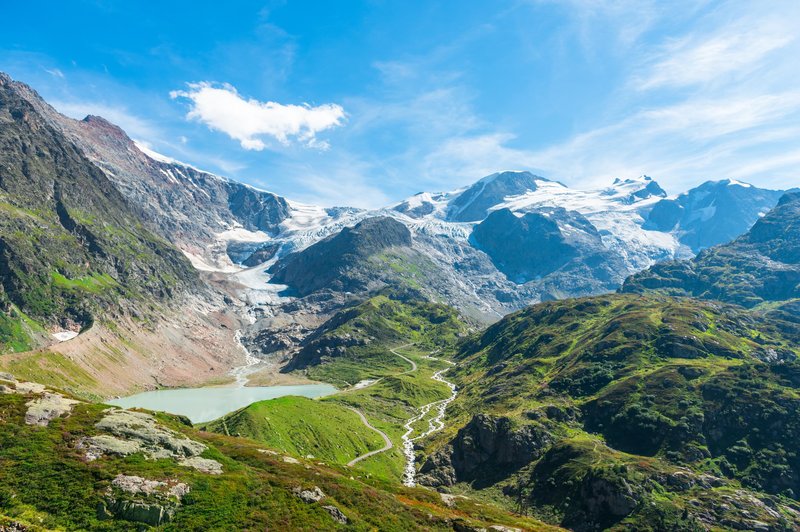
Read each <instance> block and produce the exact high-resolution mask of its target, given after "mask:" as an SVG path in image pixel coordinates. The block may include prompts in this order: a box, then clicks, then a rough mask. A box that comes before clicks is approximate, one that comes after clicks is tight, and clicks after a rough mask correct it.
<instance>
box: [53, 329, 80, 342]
mask: <svg viewBox="0 0 800 532" xmlns="http://www.w3.org/2000/svg"><path fill="white" fill-rule="evenodd" d="M78 334H79V333H77V332H75V331H59V332H56V333H53V338H55V339H56V340H58V341H59V342H66V341H67V340H72V339H73V338H75V337H76V336H78Z"/></svg>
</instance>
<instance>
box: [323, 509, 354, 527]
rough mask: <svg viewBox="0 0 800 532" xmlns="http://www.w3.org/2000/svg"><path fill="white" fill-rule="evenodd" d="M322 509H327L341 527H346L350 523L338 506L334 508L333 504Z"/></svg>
mask: <svg viewBox="0 0 800 532" xmlns="http://www.w3.org/2000/svg"><path fill="white" fill-rule="evenodd" d="M322 508H323V509H325V511H326V512H328V513H329V514H331V517H332V518H333V520H334V521H336V522H337V523H339V524H341V525H346V524H347V523H348V522H349V520H348V519H347V516H346V515H344V512H342V511H341V510H340V509H339V508H337V507H336V506H334V505H332V504H326V505H324V506H323V507H322Z"/></svg>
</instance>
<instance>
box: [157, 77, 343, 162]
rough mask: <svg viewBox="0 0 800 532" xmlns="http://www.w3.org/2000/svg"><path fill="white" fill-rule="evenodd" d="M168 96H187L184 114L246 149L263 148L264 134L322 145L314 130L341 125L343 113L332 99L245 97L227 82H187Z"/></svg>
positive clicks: (317, 131)
mask: <svg viewBox="0 0 800 532" xmlns="http://www.w3.org/2000/svg"><path fill="white" fill-rule="evenodd" d="M170 96H171V97H172V98H186V99H188V100H190V101H191V109H190V111H189V113H188V114H187V115H186V116H187V118H189V119H191V120H197V121H199V122H202V123H204V124H206V125H207V126H209V127H210V128H211V129H214V130H217V131H221V132H223V133H225V134H227V135H228V136H230V137H231V138H233V139H235V140H238V141H239V143H240V144H241V146H242V148H244V149H246V150H256V151H261V150H263V149H265V148H266V147H267V144H266V143H265V142H264V140H263V137H265V136H266V137H272V138H274V139H275V140H277V141H278V142H280V143H281V144H289V143H290V142H291V141H292V140H297V141H300V142H301V143H304V144H306V145H307V146H310V147H316V148H321V149H326V148H327V147H328V144H327V142H325V141H320V140H317V138H316V135H317V133H319V132H321V131H325V130H326V129H330V128H332V127H336V126H340V125H342V123H343V122H344V119H345V116H346V115H345V112H344V109H343V108H342V107H341V106H340V105H337V104H332V103H328V104H323V105H319V106H316V107H312V106H310V105H308V104H304V105H292V104H289V105H284V104H280V103H276V102H260V101H258V100H255V99H252V98H251V99H245V98H243V97H242V96H241V95H240V94H239V93H238V91H237V90H236V88H235V87H233V86H231V85H228V84H224V85H215V84H213V83H209V82H201V83H190V84H189V90H186V91H172V92H171V93H170Z"/></svg>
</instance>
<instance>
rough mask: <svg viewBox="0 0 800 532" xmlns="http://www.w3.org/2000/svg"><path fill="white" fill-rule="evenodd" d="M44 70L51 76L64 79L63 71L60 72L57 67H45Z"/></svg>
mask: <svg viewBox="0 0 800 532" xmlns="http://www.w3.org/2000/svg"><path fill="white" fill-rule="evenodd" d="M44 71H45V72H47V73H48V74H50V75H51V76H53V77H54V78H60V79H64V73H63V72H61V70H59V69H57V68H53V69H47V68H45V69H44Z"/></svg>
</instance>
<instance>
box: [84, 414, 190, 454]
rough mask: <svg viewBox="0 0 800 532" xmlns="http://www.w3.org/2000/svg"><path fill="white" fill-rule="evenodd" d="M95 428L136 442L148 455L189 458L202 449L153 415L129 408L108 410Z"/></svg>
mask: <svg viewBox="0 0 800 532" xmlns="http://www.w3.org/2000/svg"><path fill="white" fill-rule="evenodd" d="M95 427H96V428H98V429H100V430H102V431H105V432H109V433H111V434H113V435H115V436H117V437H119V438H122V439H124V440H128V441H135V442H139V444H140V445H141V449H142V450H143V451H144V452H146V453H147V454H148V455H149V456H150V457H151V458H155V459H158V458H190V457H193V456H198V455H200V454H201V453H203V451H205V450H206V446H205V445H204V444H202V443H200V442H196V441H194V440H191V439H189V438H187V437H185V436H183V435H181V434H178V433H177V432H174V431H172V430H170V429H167V428H166V427H163V426H161V425H159V424H158V422H157V421H156V419H155V418H154V417H153V416H150V415H148V414H143V413H141V412H131V411H129V410H116V409H114V410H111V411H110V412H108V413H107V414H106V415H105V416H104V417H103V418H102V419H101V420H100V421H99V422H97V424H96V425H95Z"/></svg>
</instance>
